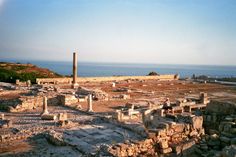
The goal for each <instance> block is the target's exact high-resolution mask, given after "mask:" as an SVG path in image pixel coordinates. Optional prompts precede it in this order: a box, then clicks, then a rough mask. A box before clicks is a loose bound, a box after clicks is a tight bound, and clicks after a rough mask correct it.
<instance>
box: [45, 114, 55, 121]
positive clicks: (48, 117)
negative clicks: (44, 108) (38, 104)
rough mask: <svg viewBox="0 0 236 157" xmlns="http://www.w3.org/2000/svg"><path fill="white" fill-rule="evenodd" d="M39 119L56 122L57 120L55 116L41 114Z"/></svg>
mask: <svg viewBox="0 0 236 157" xmlns="http://www.w3.org/2000/svg"><path fill="white" fill-rule="evenodd" d="M41 119H42V120H56V119H57V116H56V115H54V114H43V115H42V116H41Z"/></svg>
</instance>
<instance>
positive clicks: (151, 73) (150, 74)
mask: <svg viewBox="0 0 236 157" xmlns="http://www.w3.org/2000/svg"><path fill="white" fill-rule="evenodd" d="M148 76H159V74H158V73H156V72H155V71H152V72H150V73H149V74H148Z"/></svg>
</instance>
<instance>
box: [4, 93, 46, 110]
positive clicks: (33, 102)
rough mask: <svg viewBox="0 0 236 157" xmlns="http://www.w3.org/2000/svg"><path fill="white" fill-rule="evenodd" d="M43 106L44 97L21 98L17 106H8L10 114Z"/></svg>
mask: <svg viewBox="0 0 236 157" xmlns="http://www.w3.org/2000/svg"><path fill="white" fill-rule="evenodd" d="M42 106H43V97H42V96H25V97H21V98H19V101H18V102H17V104H15V105H12V106H8V110H9V112H21V111H25V110H31V109H35V108H38V107H42Z"/></svg>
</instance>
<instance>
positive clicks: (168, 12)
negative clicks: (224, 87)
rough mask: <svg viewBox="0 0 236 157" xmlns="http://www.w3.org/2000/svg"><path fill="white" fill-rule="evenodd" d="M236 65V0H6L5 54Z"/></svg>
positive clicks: (1, 24) (1, 47) (2, 4)
mask: <svg viewBox="0 0 236 157" xmlns="http://www.w3.org/2000/svg"><path fill="white" fill-rule="evenodd" d="M75 50H77V51H78V52H79V61H89V62H126V63H166V64H176V63H177V64H217V65H236V61H235V60H236V0H0V59H1V58H2V59H9V58H12V59H25V60H29V61H30V60H57V61H61V60H64V61H69V60H71V58H72V52H73V51H75Z"/></svg>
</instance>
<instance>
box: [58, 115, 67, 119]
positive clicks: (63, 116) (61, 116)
mask: <svg viewBox="0 0 236 157" xmlns="http://www.w3.org/2000/svg"><path fill="white" fill-rule="evenodd" d="M58 120H59V121H65V120H67V113H59V115H58Z"/></svg>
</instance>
